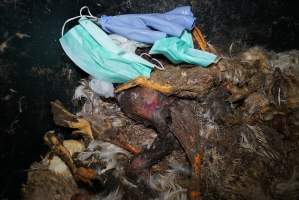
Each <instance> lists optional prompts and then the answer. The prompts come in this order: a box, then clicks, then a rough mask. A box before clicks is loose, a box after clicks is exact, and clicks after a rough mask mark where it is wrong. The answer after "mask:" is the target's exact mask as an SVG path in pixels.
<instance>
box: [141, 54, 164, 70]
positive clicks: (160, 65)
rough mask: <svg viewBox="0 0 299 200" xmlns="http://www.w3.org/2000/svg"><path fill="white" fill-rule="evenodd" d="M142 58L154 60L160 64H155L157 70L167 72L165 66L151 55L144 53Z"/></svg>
mask: <svg viewBox="0 0 299 200" xmlns="http://www.w3.org/2000/svg"><path fill="white" fill-rule="evenodd" d="M140 56H141V57H143V56H147V57H149V58H150V59H152V60H153V61H155V62H156V63H158V65H155V64H154V68H157V69H159V70H162V71H163V70H165V67H164V65H163V64H162V63H161V62H160V61H159V60H157V59H156V58H153V57H152V56H151V55H150V54H148V53H142V54H140Z"/></svg>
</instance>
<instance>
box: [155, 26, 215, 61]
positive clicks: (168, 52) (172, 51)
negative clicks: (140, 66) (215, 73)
mask: <svg viewBox="0 0 299 200" xmlns="http://www.w3.org/2000/svg"><path fill="white" fill-rule="evenodd" d="M149 53H150V54H163V55H164V56H165V57H167V58H168V59H169V60H170V61H171V62H172V63H174V64H179V63H183V62H185V63H190V64H195V65H200V66H202V67H207V66H209V65H210V64H212V63H214V62H216V59H217V56H216V55H214V54H212V53H209V52H206V51H201V50H198V49H194V45H193V41H192V35H191V33H189V32H187V31H185V32H184V33H183V35H182V36H181V37H167V38H162V39H160V40H158V41H156V42H155V44H154V45H153V47H152V48H151V50H150V52H149Z"/></svg>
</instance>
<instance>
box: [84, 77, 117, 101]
mask: <svg viewBox="0 0 299 200" xmlns="http://www.w3.org/2000/svg"><path fill="white" fill-rule="evenodd" d="M88 85H89V87H90V89H91V90H92V91H93V92H95V93H96V94H98V95H100V96H103V97H105V98H109V97H114V87H113V84H112V83H110V82H106V81H102V80H98V79H94V78H93V79H91V80H90V81H89V83H88Z"/></svg>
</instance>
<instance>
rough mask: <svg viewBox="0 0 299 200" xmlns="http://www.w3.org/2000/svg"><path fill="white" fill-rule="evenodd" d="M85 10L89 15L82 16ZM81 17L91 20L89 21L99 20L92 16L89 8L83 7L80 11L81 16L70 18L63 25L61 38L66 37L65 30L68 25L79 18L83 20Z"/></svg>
mask: <svg viewBox="0 0 299 200" xmlns="http://www.w3.org/2000/svg"><path fill="white" fill-rule="evenodd" d="M84 9H87V12H88V15H83V14H82V11H83V10H84ZM81 17H86V18H89V19H93V20H98V18H97V17H96V16H94V15H92V14H91V13H90V10H89V8H88V7H87V6H83V7H82V8H81V9H80V15H79V16H76V17H72V18H69V19H67V20H66V21H65V22H64V24H63V25H62V28H61V37H62V36H63V35H64V28H65V26H66V24H67V23H69V22H70V21H73V20H75V19H78V18H81Z"/></svg>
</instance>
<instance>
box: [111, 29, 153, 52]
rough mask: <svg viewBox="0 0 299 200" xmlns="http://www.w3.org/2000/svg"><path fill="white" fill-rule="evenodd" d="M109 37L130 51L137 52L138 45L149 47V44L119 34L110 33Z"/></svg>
mask: <svg viewBox="0 0 299 200" xmlns="http://www.w3.org/2000/svg"><path fill="white" fill-rule="evenodd" d="M109 37H110V38H111V39H112V41H113V42H114V43H115V44H116V45H117V46H119V47H121V48H122V49H123V50H125V51H126V52H128V53H135V51H136V49H137V48H138V47H149V45H148V44H145V43H142V42H136V41H133V40H129V39H127V38H125V37H123V36H121V35H117V34H110V35H109Z"/></svg>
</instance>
